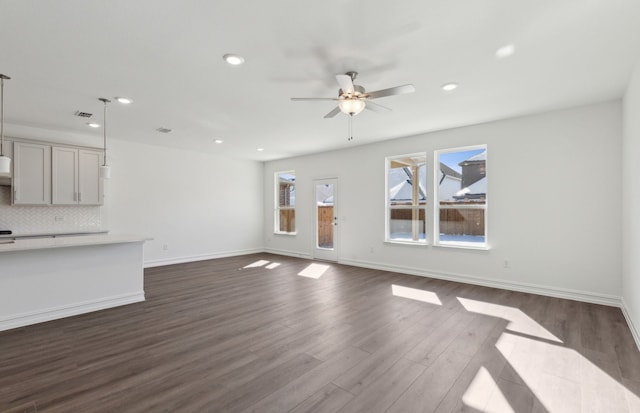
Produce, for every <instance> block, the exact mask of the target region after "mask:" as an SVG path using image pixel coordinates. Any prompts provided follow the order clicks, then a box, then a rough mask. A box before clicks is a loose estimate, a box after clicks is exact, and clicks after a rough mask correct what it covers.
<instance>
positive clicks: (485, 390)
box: [462, 367, 515, 413]
mask: <svg viewBox="0 0 640 413" xmlns="http://www.w3.org/2000/svg"><path fill="white" fill-rule="evenodd" d="M462 402H463V403H464V404H465V405H467V406H469V407H471V408H473V409H477V410H479V411H481V412H484V411H489V412H501V413H515V411H514V410H513V408H512V407H511V405H510V404H509V402H508V401H507V398H506V397H504V394H502V391H500V388H499V387H498V385H497V384H496V381H495V380H494V379H493V377H491V374H490V373H489V371H488V370H487V369H486V368H485V367H480V369H479V370H478V373H476V376H475V377H474V378H473V381H472V382H471V384H470V385H469V387H468V388H467V391H465V392H464V395H462ZM489 402H491V406H490V407H488V404H489Z"/></svg>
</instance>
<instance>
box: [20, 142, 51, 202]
mask: <svg viewBox="0 0 640 413" xmlns="http://www.w3.org/2000/svg"><path fill="white" fill-rule="evenodd" d="M13 155H14V160H13V162H15V163H14V166H13V203H14V204H16V205H49V204H51V146H48V145H38V144H35V143H24V142H14V144H13Z"/></svg>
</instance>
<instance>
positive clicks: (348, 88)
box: [336, 75, 353, 93]
mask: <svg viewBox="0 0 640 413" xmlns="http://www.w3.org/2000/svg"><path fill="white" fill-rule="evenodd" d="M336 80H337V81H338V84H339V85H340V89H342V91H343V92H344V93H353V81H352V80H351V76H349V75H336Z"/></svg>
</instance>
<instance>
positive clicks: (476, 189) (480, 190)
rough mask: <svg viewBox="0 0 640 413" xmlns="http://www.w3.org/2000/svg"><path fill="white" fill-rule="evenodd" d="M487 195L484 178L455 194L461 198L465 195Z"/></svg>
mask: <svg viewBox="0 0 640 413" xmlns="http://www.w3.org/2000/svg"><path fill="white" fill-rule="evenodd" d="M486 193H487V178H486V177H484V178H482V179H480V180H478V181H476V182H474V183H472V184H471V185H469V186H468V187H466V188H462V189H461V190H459V191H458V192H456V195H455V196H456V197H463V196H465V195H478V194H486Z"/></svg>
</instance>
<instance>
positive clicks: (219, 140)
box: [214, 139, 224, 143]
mask: <svg viewBox="0 0 640 413" xmlns="http://www.w3.org/2000/svg"><path fill="white" fill-rule="evenodd" d="M214 142H215V143H222V142H224V141H223V140H222V139H216V140H215V141H214Z"/></svg>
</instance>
